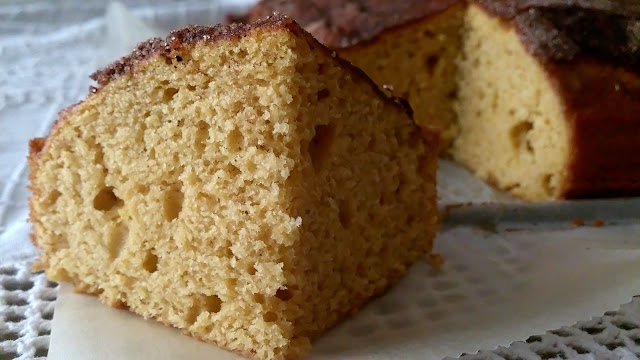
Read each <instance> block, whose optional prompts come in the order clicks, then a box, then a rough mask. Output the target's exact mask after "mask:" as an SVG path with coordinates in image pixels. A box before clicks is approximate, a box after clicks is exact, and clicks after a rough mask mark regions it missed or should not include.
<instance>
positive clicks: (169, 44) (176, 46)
mask: <svg viewBox="0 0 640 360" xmlns="http://www.w3.org/2000/svg"><path fill="white" fill-rule="evenodd" d="M279 28H286V29H287V30H288V31H291V32H292V33H294V34H297V35H299V36H305V37H306V39H307V41H313V42H314V43H317V44H318V47H317V48H318V49H320V50H322V51H325V52H326V53H327V55H328V56H331V57H333V58H335V59H336V61H338V62H339V63H340V64H341V65H342V66H344V67H345V68H346V70H348V71H350V72H352V73H354V74H355V75H356V76H358V77H359V78H361V79H363V80H365V81H366V82H367V83H368V84H369V85H370V86H371V87H372V88H373V89H374V90H375V91H376V92H377V93H378V94H379V95H380V96H381V97H382V98H383V99H385V101H389V102H392V103H394V104H395V105H396V106H398V107H400V108H401V109H402V110H403V111H404V112H405V113H406V114H407V115H409V117H411V118H413V110H412V109H411V107H410V106H409V103H407V101H406V100H404V99H401V98H396V97H393V96H389V95H387V94H385V93H384V92H382V90H380V89H379V88H378V86H377V85H376V84H375V83H374V82H373V80H371V79H370V78H369V77H368V76H367V75H366V74H365V73H364V72H363V71H362V70H360V69H359V68H357V67H355V66H353V65H352V64H351V63H350V62H348V61H346V60H344V59H342V58H340V57H339V56H338V55H337V54H336V52H335V51H333V50H331V49H329V48H327V47H326V46H323V45H322V44H320V43H318V42H317V40H315V39H314V38H313V37H312V36H311V35H309V34H307V33H306V32H305V31H304V30H303V29H302V28H301V27H300V25H298V23H296V22H295V21H294V20H293V19H291V18H290V17H288V16H286V15H282V14H279V13H274V14H272V15H271V16H269V17H267V18H264V19H260V20H258V21H256V22H254V23H253V24H249V25H247V24H231V25H226V26H225V25H221V24H219V25H215V26H200V25H189V26H187V27H185V28H183V29H178V30H174V31H172V32H171V33H169V36H167V38H166V39H165V40H162V39H160V38H153V39H150V40H148V41H146V42H143V43H140V44H138V46H137V47H136V48H135V49H134V51H133V52H132V53H131V54H129V55H127V56H125V57H123V58H121V59H120V60H118V61H116V62H114V63H112V64H110V65H108V66H106V67H105V68H103V69H101V70H98V71H96V72H95V73H93V74H92V75H91V78H92V79H93V80H95V81H96V82H97V83H98V86H99V88H94V87H92V88H91V92H92V93H94V92H96V91H98V90H99V89H100V88H102V87H104V86H106V85H107V84H109V82H111V81H113V80H115V79H117V78H119V77H120V76H122V75H124V74H127V73H130V72H132V71H133V70H134V69H135V67H136V66H137V65H138V64H139V63H141V62H144V61H145V60H147V59H149V58H150V57H151V56H154V55H156V54H158V55H160V56H164V57H165V58H167V59H169V58H174V57H175V58H176V60H178V61H181V60H180V55H179V51H180V50H181V48H182V46H183V45H187V44H193V43H197V42H200V41H206V42H216V41H220V40H225V39H230V38H234V37H242V36H246V35H248V34H249V32H251V31H252V30H254V29H279ZM71 108H73V106H72V107H71ZM67 110H69V109H67ZM63 112H64V111H63ZM63 116H64V115H63V114H62V113H61V118H62V117H63ZM427 130H428V131H432V130H430V129H427ZM427 130H425V131H427Z"/></svg>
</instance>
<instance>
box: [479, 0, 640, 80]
mask: <svg viewBox="0 0 640 360" xmlns="http://www.w3.org/2000/svg"><path fill="white" fill-rule="evenodd" d="M474 1H475V2H476V3H477V4H479V5H480V6H482V7H483V8H484V9H485V10H486V11H487V12H488V13H490V14H492V15H494V16H498V17H501V18H503V19H505V20H507V21H510V22H512V23H513V25H514V26H515V28H516V30H517V31H518V33H519V35H520V39H521V41H522V42H523V44H524V45H525V46H526V47H527V49H528V50H529V52H530V53H531V54H533V55H535V56H536V57H537V58H539V59H540V60H541V61H542V62H544V63H548V62H552V61H560V62H566V61H572V60H574V59H576V58H578V57H581V56H587V57H590V58H593V59H598V60H601V61H606V62H610V63H614V64H616V65H620V66H623V67H626V68H628V69H630V70H633V71H636V72H638V71H640V4H638V3H637V2H631V1H621V0H617V1H616V0H589V1H587V0H526V1H516V0H474Z"/></svg>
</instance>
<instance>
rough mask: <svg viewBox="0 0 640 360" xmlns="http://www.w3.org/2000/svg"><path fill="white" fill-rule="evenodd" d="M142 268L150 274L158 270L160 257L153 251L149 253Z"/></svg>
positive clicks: (143, 261)
mask: <svg viewBox="0 0 640 360" xmlns="http://www.w3.org/2000/svg"><path fill="white" fill-rule="evenodd" d="M142 268H143V269H145V270H146V271H147V272H150V273H154V272H156V271H157V270H158V256H157V255H156V254H154V253H153V251H152V250H149V251H147V254H146V255H145V257H144V260H142Z"/></svg>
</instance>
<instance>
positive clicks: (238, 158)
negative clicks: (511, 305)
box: [29, 16, 438, 360]
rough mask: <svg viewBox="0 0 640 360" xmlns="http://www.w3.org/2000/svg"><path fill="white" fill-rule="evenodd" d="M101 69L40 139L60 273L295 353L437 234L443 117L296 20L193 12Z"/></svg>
mask: <svg viewBox="0 0 640 360" xmlns="http://www.w3.org/2000/svg"><path fill="white" fill-rule="evenodd" d="M94 78H95V79H96V80H97V81H98V84H99V88H97V89H94V91H93V92H92V93H91V94H90V95H89V96H88V97H87V99H86V100H84V101H83V102H81V103H79V104H77V105H75V106H72V107H71V108H69V109H67V110H65V111H63V112H62V113H61V116H60V120H59V121H58V123H57V124H56V126H55V127H54V129H53V130H52V132H51V134H50V135H49V137H47V138H46V139H35V140H33V141H32V142H31V154H30V156H29V162H30V180H31V189H32V191H33V196H32V197H31V199H30V206H31V221H32V222H33V240H34V242H35V244H36V245H37V246H38V247H39V248H40V249H41V250H42V255H41V257H40V259H39V267H40V268H41V269H44V270H45V271H46V274H47V276H48V278H49V279H51V280H54V281H69V282H71V283H73V284H74V286H75V288H76V290H78V291H82V292H86V293H91V294H96V295H98V296H99V297H100V299H101V300H102V301H104V302H105V303H107V304H110V305H112V306H122V307H126V308H128V309H129V310H131V311H133V312H135V313H137V314H140V315H142V316H144V317H146V318H153V319H157V320H159V321H161V322H163V323H165V324H167V325H171V326H175V327H177V328H180V329H182V330H183V331H184V332H185V333H187V334H190V335H192V336H194V337H196V338H199V339H202V340H204V341H208V342H211V343H214V344H218V345H219V346H221V347H224V348H226V349H229V350H231V351H234V352H237V353H239V354H243V355H245V356H248V357H252V358H255V359H264V360H266V359H296V358H299V357H301V356H302V355H304V354H305V353H307V352H308V351H309V349H310V344H311V340H312V339H313V338H315V337H317V336H318V335H320V334H321V333H322V332H324V331H325V330H327V329H328V328H330V327H332V326H334V325H335V324H336V323H338V322H339V321H340V320H342V319H344V318H345V317H346V316H348V315H350V314H352V313H354V312H355V311H357V310H358V309H359V308H360V307H362V306H363V305H364V304H365V303H366V302H367V301H368V300H369V299H370V298H371V297H372V296H374V295H376V294H380V293H381V292H383V291H384V290H385V289H387V288H388V287H389V286H391V285H392V284H394V283H395V282H396V281H397V280H399V278H400V277H401V276H402V275H403V274H404V272H405V271H406V270H407V268H408V267H409V266H410V265H411V264H412V263H413V262H415V261H416V260H418V259H420V258H421V257H422V256H423V255H425V254H427V253H429V252H430V251H431V248H432V239H433V237H434V233H435V232H436V230H437V228H438V215H437V210H436V190H435V171H436V154H437V136H436V135H435V134H432V133H429V132H425V131H424V130H422V129H420V128H419V127H418V126H416V125H415V124H414V122H413V121H412V119H411V116H410V114H409V113H408V111H407V110H408V108H406V107H405V106H403V104H402V103H401V102H398V101H396V100H394V99H391V98H388V97H386V96H385V95H384V94H382V93H381V92H380V91H379V90H378V89H377V87H376V86H375V85H374V83H373V82H372V81H371V80H370V79H369V78H367V77H366V76H365V75H364V73H362V72H361V71H359V70H357V69H356V68H354V67H353V66H351V65H350V64H349V63H347V62H346V61H344V60H342V59H340V58H339V57H337V56H336V55H335V53H332V52H331V51H329V50H328V49H327V48H325V47H324V46H323V45H321V44H320V43H318V42H317V41H315V40H314V39H313V38H312V37H311V36H310V35H309V34H307V33H306V32H304V31H303V30H302V29H301V28H300V27H299V26H298V25H297V24H296V23H295V22H293V21H292V20H291V19H289V18H286V17H282V16H274V17H271V18H269V19H266V20H264V21H261V22H258V23H256V24H254V25H252V26H239V25H234V26H231V27H221V26H216V27H195V26H194V27H188V28H186V29H183V30H178V31H175V32H172V33H171V34H170V35H169V37H167V39H166V40H161V39H153V40H150V41H149V42H147V43H144V44H141V45H140V46H139V47H138V49H137V50H136V51H134V53H133V54H131V55H130V56H128V57H126V58H123V59H122V60H121V61H120V62H117V63H115V64H113V65H111V66H109V67H107V68H106V69H104V70H101V71H99V72H97V73H96V74H94ZM159 341H161V340H159Z"/></svg>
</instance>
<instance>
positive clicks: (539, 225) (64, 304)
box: [49, 7, 640, 360]
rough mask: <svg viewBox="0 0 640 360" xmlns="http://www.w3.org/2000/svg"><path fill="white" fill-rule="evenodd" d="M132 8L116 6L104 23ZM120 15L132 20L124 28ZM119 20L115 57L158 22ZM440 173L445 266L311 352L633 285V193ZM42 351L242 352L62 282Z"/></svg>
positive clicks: (527, 331)
mask: <svg viewBox="0 0 640 360" xmlns="http://www.w3.org/2000/svg"><path fill="white" fill-rule="evenodd" d="M122 12H124V14H121V13H122ZM129 15H130V14H126V9H125V8H122V7H118V8H112V9H111V13H110V16H111V17H113V18H114V19H115V20H113V21H111V23H115V22H117V21H118V20H117V19H118V18H120V19H122V18H126V17H127V16H129ZM126 23H131V24H133V26H132V27H131V28H125V29H122V26H126ZM119 24H120V25H119V27H117V28H118V30H117V31H116V32H112V33H111V37H110V38H109V41H108V42H107V43H108V44H111V45H110V49H111V51H112V53H114V54H115V53H116V52H121V50H120V48H119V47H118V45H117V44H119V42H118V39H119V38H122V39H123V40H122V41H123V42H124V41H127V42H130V41H131V38H134V37H135V36H136V34H137V35H140V34H144V35H145V36H146V35H148V34H152V33H153V34H155V32H156V31H157V30H154V29H152V28H148V29H144V24H142V23H138V22H135V21H133V20H127V22H121V23H119ZM122 24H125V25H122ZM141 28H142V30H141ZM114 34H115V35H114ZM114 44H116V45H114ZM120 44H121V42H120ZM438 182H439V188H438V190H439V193H440V202H441V205H442V207H443V211H444V212H445V215H447V216H448V218H447V219H453V220H451V221H450V222H448V223H445V225H446V226H445V227H444V228H443V230H442V231H441V233H440V234H439V235H438V237H437V239H436V251H437V252H439V253H441V254H442V255H443V256H444V258H445V259H446V263H445V265H444V266H443V267H442V269H441V271H435V270H434V269H432V268H431V267H430V266H429V265H428V264H427V263H426V262H421V263H418V264H416V265H415V266H414V267H413V268H412V269H411V270H410V272H409V273H408V275H407V276H406V278H405V279H404V280H403V281H401V282H400V284H398V286H396V287H395V288H394V289H392V290H391V291H390V292H389V293H388V294H387V295H385V296H384V297H382V298H380V299H377V300H375V301H373V302H372V303H371V304H370V305H369V306H367V307H366V308H365V309H364V310H363V311H361V312H360V313H359V314H357V315H356V316H355V317H354V318H352V319H349V320H347V321H345V322H344V323H343V324H341V325H340V326H338V327H337V328H335V329H333V330H331V331H330V332H329V333H327V334H326V335H325V336H323V337H322V338H320V339H318V340H317V341H316V343H315V344H314V349H313V352H312V354H311V356H310V358H311V359H370V360H377V359H441V358H443V357H445V356H458V355H460V354H461V353H474V352H476V351H478V350H480V349H491V348H494V347H496V346H498V345H508V344H509V343H511V342H512V341H515V340H523V339H526V338H527V337H528V336H530V335H534V334H540V333H542V332H544V331H546V330H550V329H554V328H558V327H560V326H563V325H572V324H573V323H574V322H576V321H578V320H585V319H588V318H590V317H592V316H597V315H601V314H602V313H603V312H605V311H607V310H613V309H617V308H618V307H619V305H620V304H622V303H626V302H628V301H629V300H630V299H631V297H632V296H634V295H637V294H640V276H638V275H639V273H640V250H639V249H640V224H638V222H637V218H636V219H634V218H633V217H634V216H636V217H637V216H638V214H640V213H638V214H636V215H633V214H634V211H635V209H636V208H638V206H640V201H638V200H635V199H631V200H629V199H627V200H624V201H617V202H616V201H613V202H606V201H605V202H598V201H595V202H574V203H572V202H564V203H553V204H537V205H530V204H524V203H521V202H520V201H518V200H517V199H514V198H513V197H511V196H509V195H508V194H505V193H502V192H500V191H496V190H495V189H493V188H491V187H490V186H488V185H486V184H485V183H483V182H482V181H479V180H478V179H476V178H475V177H473V176H472V175H471V174H469V172H467V171H466V170H465V169H463V168H461V167H459V166H457V165H455V164H452V163H450V162H447V161H443V162H442V163H441V168H440V172H439V174H438ZM456 204H464V206H462V207H458V206H457V205H456ZM451 205H454V206H451ZM449 206H451V207H449ZM599 209H600V212H599ZM602 209H609V210H610V211H606V212H605V213H603V212H602ZM611 209H621V210H615V211H613V210H611ZM487 214H488V215H487ZM572 214H580V216H583V217H587V218H588V217H589V216H592V217H593V218H594V219H595V218H598V219H599V218H601V217H606V219H605V220H606V221H605V226H603V227H592V226H582V227H574V226H572V223H571V221H570V219H571V217H572ZM449 215H451V216H449ZM576 216H577V215H576ZM550 219H551V220H556V221H549V220H550ZM445 220H446V219H445ZM589 224H590V222H587V225H589ZM49 358H50V359H53V360H60V359H65V360H73V359H89V358H90V359H212V360H223V359H240V357H238V356H237V355H234V354H231V353H228V352H226V351H223V350H221V349H218V348H217V347H215V346H213V345H209V344H206V343H202V342H199V341H197V340H194V339H192V338H190V337H187V336H185V335H182V334H181V332H180V331H179V330H177V329H173V328H170V327H167V326H164V325H162V324H160V323H156V322H154V321H145V320H144V319H142V318H141V317H138V316H136V315H133V314H131V313H129V312H127V311H124V310H117V309H113V308H110V307H108V306H106V305H103V304H101V303H100V302H99V301H98V300H97V299H96V298H94V297H91V296H87V295H79V294H74V293H72V292H71V290H70V286H69V285H66V284H63V285H62V287H61V290H60V294H59V298H58V301H57V305H56V311H55V315H54V319H53V331H52V335H51V344H50V350H49Z"/></svg>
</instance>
